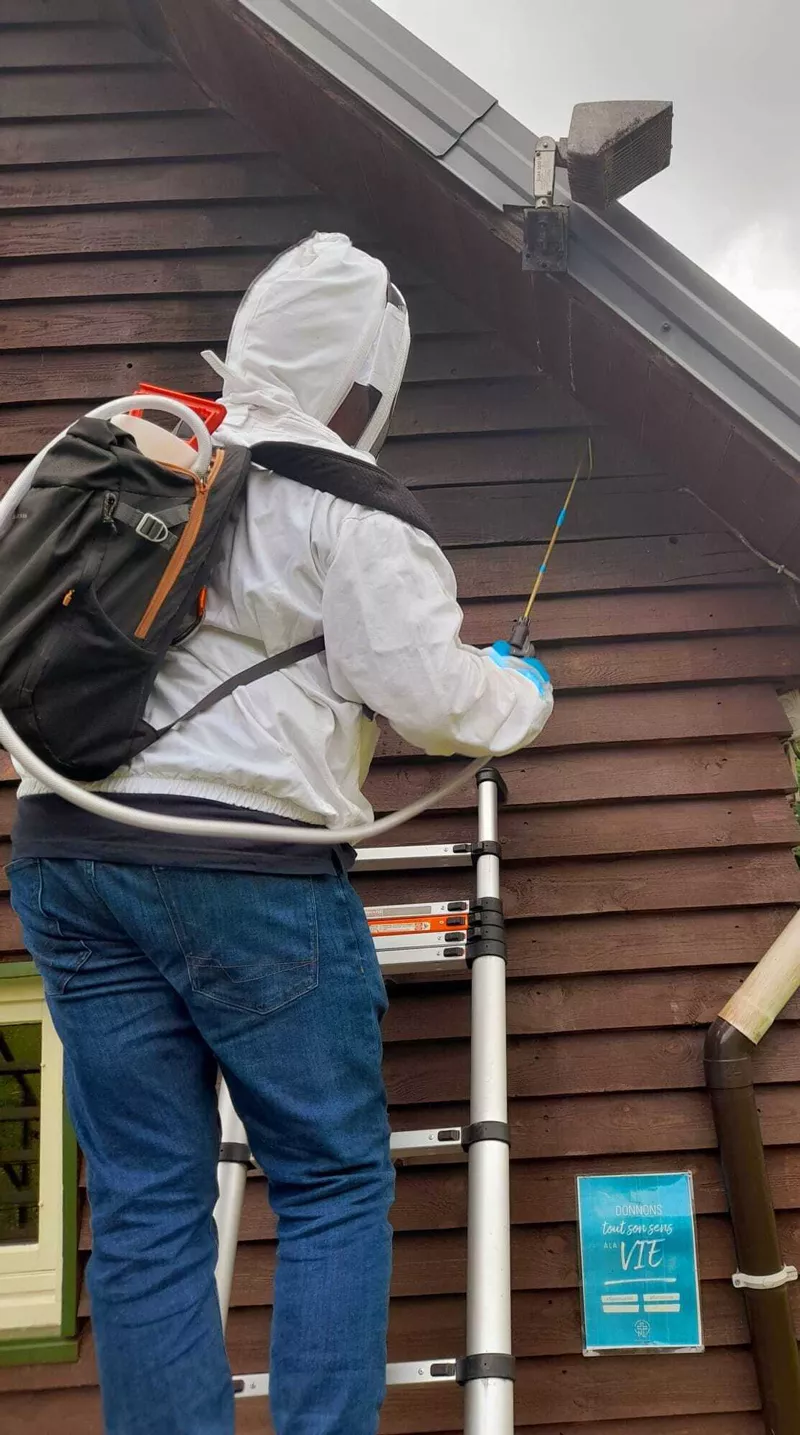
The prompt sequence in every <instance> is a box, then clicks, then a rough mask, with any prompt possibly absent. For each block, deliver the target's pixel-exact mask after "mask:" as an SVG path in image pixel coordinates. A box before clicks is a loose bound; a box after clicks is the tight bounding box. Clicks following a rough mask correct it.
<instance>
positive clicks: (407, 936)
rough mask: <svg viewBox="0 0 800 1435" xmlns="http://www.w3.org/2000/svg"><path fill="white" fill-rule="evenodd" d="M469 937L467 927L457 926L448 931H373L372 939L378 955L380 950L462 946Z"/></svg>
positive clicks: (438, 948) (434, 948) (435, 949)
mask: <svg viewBox="0 0 800 1435" xmlns="http://www.w3.org/2000/svg"><path fill="white" fill-rule="evenodd" d="M468 938H469V929H468V928H467V927H459V928H457V930H456V931H449V932H396V933H395V932H392V933H391V934H389V935H388V936H384V935H383V934H382V933H379V932H376V931H373V933H372V940H373V942H374V943H375V950H376V952H377V953H378V955H379V956H380V954H381V953H382V952H399V951H401V950H403V951H409V952H411V951H414V950H415V949H416V950H417V951H420V952H422V951H425V950H426V948H427V949H428V950H429V951H437V952H440V951H446V950H447V948H448V947H463V946H464V943H465V942H466V941H467V940H468Z"/></svg>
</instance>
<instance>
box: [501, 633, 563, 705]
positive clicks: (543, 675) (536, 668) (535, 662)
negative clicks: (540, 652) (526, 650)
mask: <svg viewBox="0 0 800 1435" xmlns="http://www.w3.org/2000/svg"><path fill="white" fill-rule="evenodd" d="M489 657H490V658H491V660H492V662H493V663H496V664H497V666H498V668H513V669H514V670H515V672H518V673H519V674H520V676H521V677H523V678H527V679H528V681H529V682H531V683H533V684H534V686H535V687H536V689H537V691H538V692H539V693H540V695H541V696H542V697H545V695H546V693H547V690H548V688H550V689H551V690H552V683H551V682H550V674H549V673H548V671H547V668H546V667H545V666H544V664H543V663H540V662H539V659H538V658H522V657H520V656H519V654H518V653H512V651H511V644H510V643H506V642H503V641H498V642H497V643H492V646H491V648H490V649H489Z"/></svg>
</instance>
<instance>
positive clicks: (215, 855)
mask: <svg viewBox="0 0 800 1435" xmlns="http://www.w3.org/2000/svg"><path fill="white" fill-rule="evenodd" d="M408 348H409V325H408V317H407V313H406V306H405V303H404V302H403V299H402V296H401V295H400V293H399V291H398V290H397V289H396V287H395V286H394V285H393V284H392V283H391V280H390V278H389V276H388V274H387V271H386V268H385V267H384V265H383V264H382V263H380V262H379V261H378V260H377V259H375V258H373V257H371V256H370V255H368V254H365V253H362V252H360V251H359V250H358V249H356V248H355V247H353V245H352V244H351V242H350V241H349V240H348V239H347V238H346V237H345V236H343V235H336V234H315V235H313V236H312V237H310V238H309V239H307V240H305V241H304V242H302V243H301V244H299V245H297V246H296V247H294V248H293V249H291V250H289V251H288V252H287V253H286V254H284V255H282V256H281V257H280V258H278V259H277V260H276V261H275V262H274V263H273V264H272V265H271V266H270V267H269V268H268V269H267V270H265V271H264V272H263V273H262V274H261V275H259V277H258V278H257V279H256V280H255V281H254V283H253V284H252V285H251V286H250V288H249V290H248V291H247V293H246V295H245V296H244V298H243V300H242V302H241V304H240V306H239V309H238V311H237V314H236V317H235V319H234V323H233V327H232V330H231V334H230V338H229V343H228V347H227V353H226V359H225V363H224V364H223V363H221V362H220V361H219V360H218V359H216V358H215V357H214V356H213V355H212V356H210V362H211V363H212V365H213V367H214V368H215V369H216V370H217V371H218V372H219V373H220V374H221V375H222V377H223V379H224V390H223V402H224V404H225V406H226V409H227V416H226V420H225V423H224V425H223V427H222V429H221V430H220V431H219V434H218V437H219V438H220V439H221V441H222V442H223V443H225V442H228V443H237V444H243V445H247V446H249V447H251V448H253V447H254V446H257V445H258V444H259V443H260V442H266V441H268V442H275V441H279V440H280V441H284V442H286V443H287V444H293V445H298V444H299V445H303V446H305V447H306V448H308V449H310V450H312V451H313V452H314V453H317V452H321V453H322V454H323V455H325V456H328V457H329V456H330V455H331V454H333V455H335V456H341V457H342V458H346V459H348V460H351V462H350V465H349V469H348V474H349V477H348V486H347V489H346V492H345V493H344V495H343V494H342V493H339V494H337V493H336V492H335V491H324V490H323V489H322V488H320V487H315V486H314V482H313V479H311V478H309V480H308V482H300V481H298V480H296V479H288V478H284V477H278V476H276V474H275V473H274V472H268V471H264V470H263V469H260V468H254V469H253V470H252V471H251V473H250V475H249V477H248V479H247V488H246V492H245V498H244V504H243V507H242V508H241V510H240V511H239V513H238V515H237V517H236V519H235V521H234V522H233V523H232V525H231V526H230V528H229V530H228V531H227V532H226V535H225V542H224V548H223V551H222V554H221V557H220V559H219V562H218V565H217V567H216V569H215V570H214V577H213V581H212V583H211V586H210V587H209V590H208V595H207V604H206V609H205V615H204V618H203V621H202V622H201V623H200V624H199V626H198V627H197V628H196V629H195V631H194V632H193V633H192V635H191V636H190V637H189V638H188V639H187V640H186V641H185V642H184V643H183V644H182V645H181V646H179V647H177V648H175V649H172V650H171V651H170V653H169V654H168V656H167V659H166V661H165V663H164V665H163V668H162V669H161V671H160V674H159V677H158V680H157V684H156V688H155V690H154V694H153V696H152V698H151V700H150V705H149V707H148V710H147V714H146V716H147V718H148V721H150V722H152V723H153V725H154V726H155V727H159V726H162V725H166V724H168V723H170V722H171V721H172V720H173V719H174V718H176V717H179V716H180V714H181V713H185V712H186V711H187V709H189V708H191V707H192V706H193V705H194V704H195V703H196V702H198V701H199V700H200V699H201V698H202V697H203V695H204V693H207V692H208V690H209V688H210V687H213V686H214V685H216V684H218V683H220V682H222V681H224V680H225V679H226V678H228V677H229V676H231V675H234V674H236V673H237V672H238V671H240V670H241V669H242V668H245V667H247V665H248V664H250V663H254V662H256V661H258V660H259V658H262V657H264V656H265V655H267V654H271V653H273V652H276V651H279V650H281V649H283V648H286V647H288V646H289V645H292V644H296V643H298V642H301V641H303V640H304V639H305V638H307V637H309V636H312V635H317V634H323V635H324V641H325V649H324V652H323V653H319V654H316V655H314V656H311V657H308V658H306V659H305V660H304V661H302V662H298V663H297V664H296V665H295V666H292V667H289V668H287V669H286V670H285V671H282V672H277V673H275V674H273V675H272V676H271V677H269V678H266V679H264V680H262V681H261V682H258V683H255V684H254V685H253V686H249V687H241V688H239V689H238V690H237V691H236V692H235V693H232V694H231V695H230V696H228V697H227V698H225V699H224V700H223V701H221V702H219V703H217V704H216V706H214V707H212V708H211V710H210V711H207V712H204V713H203V714H202V715H200V716H198V717H196V718H194V719H193V720H192V721H189V722H186V723H185V725H183V726H181V725H180V724H179V725H178V726H177V727H176V728H174V730H172V731H170V732H169V733H168V734H167V735H166V736H165V737H163V739H162V740H161V741H160V742H158V743H157V744H156V745H155V746H153V747H151V748H148V749H147V750H146V751H144V752H142V753H141V754H140V755H139V756H137V757H136V758H135V759H134V760H133V762H132V763H131V765H130V766H129V767H127V768H123V769H119V770H118V771H117V772H115V773H114V775H113V776H112V777H110V778H108V779H106V780H105V781H103V782H101V783H99V784H97V786H98V788H100V789H102V790H103V791H104V792H105V793H106V794H108V795H110V796H111V797H112V798H113V799H114V800H115V801H116V802H119V803H129V804H132V805H136V806H139V807H142V806H145V807H149V808H151V809H152V810H155V811H158V812H166V813H170V814H173V815H175V814H176V815H178V816H182V817H186V816H189V817H191V816H198V815H200V816H209V815H211V816H223V817H228V818H239V819H245V818H246V819H247V820H249V821H251V822H252V821H253V820H262V821H269V822H271V823H275V822H278V823H281V824H285V826H286V841H285V843H282V844H280V845H277V846H265V845H262V844H255V843H247V842H245V841H242V842H239V843H235V842H228V843H226V844H225V845H222V844H220V843H219V842H214V841H212V840H200V839H197V838H188V837H185V838H184V837H174V836H165V835H159V834H154V833H147V834H146V833H144V832H141V831H137V830H136V829H134V828H131V827H128V826H123V825H121V824H120V825H116V826H115V825H114V824H112V823H110V822H108V821H105V820H102V819H100V818H99V817H95V816H94V815H92V814H90V813H87V812H85V811H82V810H81V809H79V808H77V807H74V806H72V805H71V804H69V803H66V802H64V801H63V800H62V799H61V798H59V797H56V796H54V795H52V794H49V793H47V792H46V791H45V789H43V788H42V787H40V786H39V785H38V784H36V783H35V782H34V781H33V780H32V779H30V778H24V779H23V782H22V784H21V787H20V801H19V806H18V817H17V823H16V828H15V832H14V835H13V852H12V857H13V861H12V864H11V867H10V881H11V890H12V900H13V905H14V908H15V910H16V912H17V913H18V914H19V917H20V919H21V922H22V926H23V931H24V936H25V942H26V945H27V947H28V949H29V950H30V952H31V953H32V954H33V956H34V957H35V959H36V962H37V964H38V967H39V970H40V972H41V974H42V977H43V981H44V985H45V990H46V994H47V1000H48V1004H49V1007H50V1010H51V1012H52V1015H53V1019H54V1022H55V1025H56V1027H57V1030H58V1033H59V1036H60V1038H61V1041H62V1043H63V1047H64V1054H65V1073H66V1087H67V1097H68V1103H69V1109H70V1113H71V1117H72V1121H73V1123H74V1126H75V1130H76V1132H77V1136H78V1140H79V1142H80V1145H81V1148H82V1150H83V1152H84V1155H85V1159H86V1168H87V1176H88V1188H89V1195H90V1200H91V1208H92V1232H93V1254H92V1256H91V1259H90V1262H89V1267H88V1275H87V1279H88V1285H89V1291H90V1295H91V1307H92V1324H93V1331H94V1342H95V1350H96V1354H97V1361H98V1367H99V1372H100V1382H101V1387H102V1399H103V1410H104V1421H105V1430H106V1431H107V1435H231V1432H233V1430H234V1399H233V1390H232V1382H231V1374H230V1369H229V1365H228V1361H227V1357H226V1353H225V1348H224V1341H223V1331H222V1324H221V1319H220V1311H219V1306H218V1301H217V1295H216V1290H215V1283H214V1268H215V1260H216V1238H215V1228H214V1223H213V1217H212V1212H213V1208H214V1203H215V1197H216V1163H217V1154H218V1143H219V1131H218V1120H217V1107H216V1094H215V1089H216V1079H217V1070H218V1068H219V1069H220V1070H221V1072H222V1074H223V1075H224V1078H225V1080H226V1082H227V1084H228V1087H229V1090H230V1093H231V1096H232V1098H233V1101H234V1104H235V1106H236V1109H237V1111H238V1113H239V1115H240V1116H241V1118H242V1120H243V1122H244V1124H245V1126H246V1129H247V1132H248V1136H249V1140H250V1144H251V1147H252V1151H253V1153H254V1156H255V1158H256V1159H257V1160H258V1162H259V1163H260V1165H261V1166H262V1167H263V1169H264V1171H265V1173H266V1175H267V1178H268V1183H269V1195H270V1201H271V1204H272V1207H273V1209H274V1211H275V1212H276V1214H277V1217H278V1222H279V1262H278V1267H277V1274H276V1278H275V1296H274V1314H273V1322H272V1350H271V1360H270V1371H271V1386H270V1399H271V1414H272V1420H273V1424H274V1428H275V1430H276V1432H278V1435H375V1431H376V1430H377V1428H378V1420H379V1411H380V1407H381V1404H382V1401H383V1397H384V1379H385V1360H386V1327H387V1308H388V1294H389V1277H390V1265H391V1240H390V1226H389V1221H388V1215H389V1209H390V1206H391V1203H392V1199H393V1190H394V1176H393V1168H392V1164H391V1160H390V1152H389V1126H388V1120H387V1110H386V1097H385V1092H384V1087H383V1082H382V1077H381V1036H380V1023H381V1018H382V1016H383V1014H384V1010H385V1005H386V998H385V992H384V987H383V981H382V978H381V973H380V968H379V966H378V961H377V957H376V954H375V949H374V946H373V943H372V939H371V937H370V933H369V929H368V926H367V922H366V919H365V916H364V911H363V908H362V906H361V903H360V902H359V900H358V898H357V897H356V895H355V893H354V891H353V889H352V888H351V886H350V883H349V880H348V875H347V873H348V869H349V867H350V866H351V865H352V861H353V858H354V853H353V851H352V849H341V848H335V847H311V848H308V847H306V848H303V847H301V846H298V845H297V844H295V845H294V846H293V844H292V824H293V823H302V824H309V823H310V824H322V825H324V826H329V827H332V828H333V827H337V826H341V825H343V824H348V823H351V824H352V823H354V822H359V821H363V820H365V819H367V820H368V819H369V817H370V808H369V805H368V803H367V801H366V799H365V798H364V796H363V794H362V791H361V784H362V781H363V779H364V777H365V776H366V772H367V770H368V767H369V764H370V761H371V758H372V755H373V752H374V748H375V742H376V735H377V730H376V726H375V723H374V721H373V720H372V717H371V714H373V713H379V714H381V715H382V716H383V717H384V718H385V719H386V720H387V721H388V722H389V723H391V725H392V726H393V728H394V729H395V731H396V732H397V733H399V734H400V736H401V737H402V738H404V739H405V740H406V741H407V742H409V743H411V744H413V745H414V746H415V747H418V748H422V749H423V750H424V751H425V752H427V753H429V754H434V755H443V754H451V753H456V752H457V753H463V754H467V755H473V756H481V755H486V756H490V755H497V754H502V753H507V752H511V751H513V750H515V749H517V748H520V747H523V746H525V745H526V744H528V743H530V742H532V741H533V739H534V738H535V737H536V736H537V734H538V733H539V732H540V731H541V730H542V728H543V726H544V724H545V722H546V721H547V719H548V717H549V715H550V712H551V710H552V703H553V698H552V689H551V686H550V683H549V679H548V677H547V674H546V673H545V671H544V669H543V668H542V667H541V665H540V664H538V663H537V662H536V661H535V660H534V659H524V658H519V657H514V656H513V655H506V656H504V657H503V656H501V657H498V654H497V653H492V652H491V651H479V650H477V649H475V648H473V647H469V646H467V645H465V644H463V643H462V642H461V640H460V638H459V631H460V627H461V621H462V614H461V610H460V608H459V606H458V603H457V601H456V587H455V579H454V576H453V573H452V571H451V569H450V566H449V564H448V563H447V561H446V559H445V557H444V556H443V554H442V552H441V550H440V549H439V548H438V547H437V545H436V542H435V541H434V539H433V537H432V536H431V535H430V525H429V522H428V520H427V518H426V516H425V514H424V512H423V510H422V509H421V508H420V507H419V506H418V505H417V504H416V502H415V500H414V498H413V496H412V495H411V494H410V493H409V492H407V491H406V490H404V489H403V486H402V485H400V484H396V483H394V481H392V480H389V479H388V477H387V476H386V475H385V474H383V473H382V471H381V470H380V469H378V468H377V466H376V465H375V460H374V455H375V454H376V453H377V451H378V450H379V448H380V447H381V444H382V442H383V439H384V438H385V436H386V433H387V430H388V427H389V423H390V420H391V415H392V411H393V407H394V403H395V399H396V396H397V393H398V390H399V388H400V383H401V380H402V377H403V371H404V368H405V363H406V357H407V354H408ZM379 499H380V502H379V501H378V500H379Z"/></svg>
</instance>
